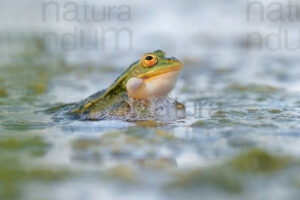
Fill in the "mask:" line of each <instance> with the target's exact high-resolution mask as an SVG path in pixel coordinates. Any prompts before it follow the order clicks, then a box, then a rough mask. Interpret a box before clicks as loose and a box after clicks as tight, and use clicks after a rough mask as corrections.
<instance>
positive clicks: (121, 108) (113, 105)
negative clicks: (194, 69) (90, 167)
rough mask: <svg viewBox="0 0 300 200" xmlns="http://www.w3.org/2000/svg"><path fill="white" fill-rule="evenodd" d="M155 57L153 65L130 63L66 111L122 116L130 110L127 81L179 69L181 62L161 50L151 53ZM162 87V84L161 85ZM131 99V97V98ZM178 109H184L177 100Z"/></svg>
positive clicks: (79, 114) (81, 115) (91, 117)
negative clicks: (102, 86) (113, 80)
mask: <svg viewBox="0 0 300 200" xmlns="http://www.w3.org/2000/svg"><path fill="white" fill-rule="evenodd" d="M150 55H154V57H156V58H157V63H156V64H155V65H154V66H151V67H149V66H145V64H144V63H143V61H142V59H141V60H138V61H136V62H134V63H132V64H131V65H130V66H129V68H128V69H127V70H126V71H124V72H123V73H122V74H121V75H120V76H119V77H118V78H117V79H116V80H115V82H114V83H113V84H112V85H111V86H110V87H109V88H107V89H105V90H102V91H99V92H97V93H95V94H93V95H91V96H90V97H88V98H86V99H84V100H82V101H81V102H79V103H77V104H71V105H69V108H68V113H69V114H71V115H72V116H74V117H78V118H81V119H89V120H96V119H101V118H105V116H107V115H109V116H122V115H125V114H127V113H128V112H129V111H130V109H131V108H130V104H129V103H128V102H129V98H130V97H129V94H128V92H127V89H126V83H127V81H128V80H129V79H130V78H132V77H141V78H143V80H144V79H147V78H153V77H155V76H157V75H158V74H161V73H166V72H168V71H173V70H178V66H179V64H180V69H181V67H182V64H181V63H180V62H179V61H178V60H177V59H176V58H173V57H166V54H165V53H164V52H163V51H160V50H157V51H154V52H153V53H152V54H150ZM162 87H163V86H162ZM131 100H132V99H131ZM175 105H176V106H177V107H178V109H185V108H184V106H183V105H182V104H180V103H178V102H176V103H175Z"/></svg>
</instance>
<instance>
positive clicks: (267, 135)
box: [0, 0, 300, 200]
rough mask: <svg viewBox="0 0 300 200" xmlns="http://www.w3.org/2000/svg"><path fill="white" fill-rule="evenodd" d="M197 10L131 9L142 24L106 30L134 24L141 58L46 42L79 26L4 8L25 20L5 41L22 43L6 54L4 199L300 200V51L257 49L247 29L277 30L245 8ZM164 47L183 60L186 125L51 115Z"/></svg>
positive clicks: (2, 79) (0, 92)
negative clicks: (250, 17)
mask: <svg viewBox="0 0 300 200" xmlns="http://www.w3.org/2000/svg"><path fill="white" fill-rule="evenodd" d="M21 2H22V1H21ZM154 3H155V2H154ZM193 3H194V4H195V5H194V4H192V3H186V2H176V3H175V2H172V3H170V2H166V3H161V4H159V6H155V9H154V10H153V12H152V14H151V15H148V14H145V13H146V10H145V8H149V6H150V7H151V6H153V3H150V2H140V1H135V2H132V3H130V4H129V5H130V6H131V8H132V12H133V15H132V19H133V20H132V22H128V23H124V24H123V22H115V21H112V22H107V24H108V25H109V26H118V24H119V25H120V23H121V25H124V26H125V25H126V26H129V27H132V28H133V30H134V34H135V37H134V45H133V46H134V49H133V50H129V49H127V48H121V49H120V50H119V51H115V50H114V49H106V50H105V51H102V50H98V51H83V50H78V51H71V52H65V51H63V50H62V49H60V48H58V49H54V50H53V48H51V45H50V46H49V43H48V42H46V43H45V42H44V41H43V40H41V38H40V35H39V34H38V33H40V32H43V31H48V30H53V31H57V32H60V33H61V32H62V33H63V32H64V31H69V30H70V29H72V28H73V26H74V23H72V22H60V23H56V22H52V23H50V22H42V21H41V20H40V19H41V15H40V8H38V6H39V4H37V3H31V4H28V5H32V6H26V5H27V2H26V3H24V2H22V3H21V4H20V5H19V6H20V9H19V7H17V8H14V7H13V6H10V5H11V4H10V3H9V2H8V1H4V3H1V4H2V5H3V6H2V5H1V8H5V9H6V12H5V13H4V12H0V13H1V14H0V15H4V16H8V15H9V13H11V12H8V11H9V10H10V9H11V10H14V9H18V11H19V15H20V16H23V17H19V18H16V17H7V18H4V17H0V19H1V22H3V23H2V24H3V26H1V33H11V32H12V31H13V32H14V37H15V38H18V39H13V40H10V41H7V40H3V39H2V40H1V44H3V45H1V47H0V52H1V53H2V54H1V55H2V56H3V59H1V64H0V199H1V200H2V199H4V200H13V199H22V200H23V199H24V200H27V199H28V200H29V199H30V200H32V199H45V200H52V199H64V200H84V199H88V200H94V199H95V200H96V199H97V200H98V199H112V200H114V199H120V196H121V197H122V199H130V200H132V199H140V197H141V196H143V198H144V199H187V198H188V199H199V196H201V198H203V199H267V198H268V199H269V198H270V199H299V196H300V193H299V187H300V176H299V174H298V171H299V167H300V166H299V155H300V145H299V144H300V138H299V130H300V125H299V120H300V93H299V85H300V82H299V80H300V79H299V74H300V68H299V66H298V63H299V61H300V60H299V56H298V53H297V52H291V51H284V50H283V51H269V50H267V49H264V50H259V49H257V48H255V44H252V45H254V47H251V48H250V49H249V48H248V46H249V44H248V43H247V41H246V40H245V35H246V34H247V32H249V31H250V32H251V31H254V30H260V31H261V32H263V33H270V32H272V31H274V30H276V29H277V28H278V23H274V22H270V21H266V22H264V23H258V24H257V23H254V22H252V21H250V22H247V20H246V13H245V10H243V8H245V5H246V4H245V3H246V2H240V1H232V2H231V3H230V4H229V3H227V2H226V3H225V2H221V1H204V0H203V1H197V2H196V1H193ZM23 4H24V5H23ZM95 4H96V3H95ZM101 4H105V5H106V4H108V2H101ZM21 7H24V9H21ZM166 10H168V12H166ZM28 13H31V14H30V15H29V14H28ZM187 14H189V17H187V18H184V17H182V16H187ZM32 15H33V16H34V17H33V16H32ZM9 16H10V15H9ZM145 21H147V22H149V21H150V22H152V25H151V26H149V23H145ZM32 22H36V23H33V24H32V25H31V29H28V26H29V25H30V24H31V23H32ZM10 23H14V24H15V25H14V26H10V25H9V24H10ZM34 24H37V25H34ZM104 24H105V23H104ZM212 24H214V25H213V26H212ZM237 24H239V25H238V26H237ZM89 25H90V26H91V27H97V26H100V25H99V24H97V23H96V24H89ZM283 25H284V26H286V27H290V29H289V30H294V29H296V24H295V23H289V24H288V23H287V24H283ZM101 26H103V24H101ZM178 27H180V28H178ZM217 28H218V31H217V30H216V29H217ZM24 34H26V37H24ZM1 38H2V37H1ZM109 41H110V40H109ZM294 41H295V42H296V40H294ZM8 42H10V43H8ZM250 46H251V44H250ZM156 49H162V50H164V51H166V52H167V53H168V54H169V56H175V57H177V58H179V59H180V60H182V61H183V64H184V67H183V69H182V71H181V74H180V77H179V80H178V83H177V85H176V87H175V89H174V91H173V92H172V98H173V99H176V100H178V101H180V102H184V103H185V105H186V108H187V113H188V115H187V117H186V118H185V119H181V120H159V121H157V120H156V121H155V120H151V121H143V122H126V121H121V120H116V119H113V120H101V121H79V120H71V119H69V118H63V117H62V118H58V119H57V118H55V117H53V115H52V114H48V113H45V112H44V110H46V109H48V108H50V107H52V106H53V105H54V104H56V103H71V102H76V101H79V100H81V99H84V98H86V97H87V96H89V95H91V94H93V93H94V92H96V91H98V90H101V89H103V88H105V87H108V86H109V85H110V84H111V83H112V82H113V81H114V79H115V78H116V77H118V75H119V74H121V72H122V71H123V70H125V69H126V68H127V67H128V66H129V65H130V64H131V63H132V62H134V61H135V60H137V59H138V58H139V57H140V56H141V55H143V53H145V52H151V51H154V50H156ZM164 103H168V101H166V102H164ZM166 106H168V104H166ZM167 110H168V109H167ZM158 111H161V110H158ZM154 112H155V110H154ZM156 114H157V115H163V116H164V115H165V114H166V112H159V113H156Z"/></svg>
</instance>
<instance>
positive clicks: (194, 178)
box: [166, 149, 291, 193]
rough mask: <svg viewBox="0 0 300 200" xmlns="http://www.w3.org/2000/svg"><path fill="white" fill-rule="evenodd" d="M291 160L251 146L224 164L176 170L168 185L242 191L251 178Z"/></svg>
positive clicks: (287, 164) (268, 172) (284, 164)
mask: <svg viewBox="0 0 300 200" xmlns="http://www.w3.org/2000/svg"><path fill="white" fill-rule="evenodd" d="M290 163H291V158H290V157H286V156H274V155H271V154H269V153H268V152H266V151H264V150H262V149H250V150H248V151H246V152H245V153H242V154H240V155H237V156H235V157H233V158H232V159H230V160H227V161H226V160H225V161H224V162H223V163H221V164H215V165H212V166H210V167H204V168H196V169H189V170H185V171H181V172H180V171H179V172H176V174H175V176H174V179H173V180H172V181H171V182H169V183H168V184H167V185H166V186H167V188H169V189H187V190H188V191H190V190H194V189H196V190H198V191H200V190H199V189H200V188H202V189H203V188H205V187H210V188H211V187H213V188H216V189H221V190H224V191H227V192H230V193H241V192H242V191H243V190H244V188H245V186H246V185H247V182H248V181H249V180H250V179H251V178H253V177H255V176H261V175H268V174H270V173H276V172H278V171H280V170H283V169H285V168H287V167H288V166H289V164H290ZM265 177H266V178H270V176H265Z"/></svg>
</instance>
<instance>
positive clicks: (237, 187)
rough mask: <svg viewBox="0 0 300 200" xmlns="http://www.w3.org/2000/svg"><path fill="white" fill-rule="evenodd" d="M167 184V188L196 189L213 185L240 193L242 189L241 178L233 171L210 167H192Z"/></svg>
mask: <svg viewBox="0 0 300 200" xmlns="http://www.w3.org/2000/svg"><path fill="white" fill-rule="evenodd" d="M175 177H176V178H175V179H174V180H173V181H171V182H170V183H168V184H167V188H169V189H172V188H176V189H185V188H186V189H188V190H195V189H196V190H198V191H199V189H200V188H205V187H215V188H218V189H221V190H225V191H227V192H232V193H240V192H241V191H242V189H243V185H242V183H243V182H242V179H241V178H240V177H239V176H237V175H236V174H235V172H234V171H231V170H226V169H221V168H215V167H213V168H211V169H208V168H207V169H193V170H191V171H188V172H182V173H180V174H177V175H176V176H175Z"/></svg>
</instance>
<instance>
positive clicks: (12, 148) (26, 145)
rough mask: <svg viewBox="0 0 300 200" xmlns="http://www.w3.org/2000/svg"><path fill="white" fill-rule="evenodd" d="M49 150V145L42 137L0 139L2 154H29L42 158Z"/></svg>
mask: <svg viewBox="0 0 300 200" xmlns="http://www.w3.org/2000/svg"><path fill="white" fill-rule="evenodd" d="M48 149H49V144H48V143H46V142H45V141H44V140H43V139H42V138H41V137H39V136H35V137H5V138H1V139H0V152H2V153H7V152H20V153H29V154H30V155H34V156H42V155H44V154H45V153H46V152H47V150H48Z"/></svg>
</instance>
